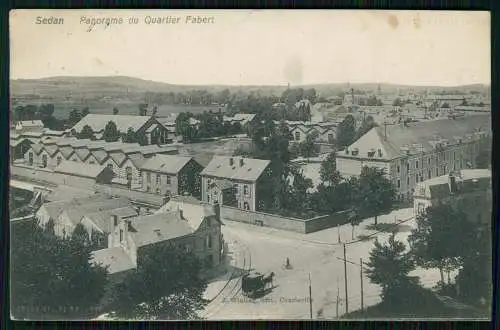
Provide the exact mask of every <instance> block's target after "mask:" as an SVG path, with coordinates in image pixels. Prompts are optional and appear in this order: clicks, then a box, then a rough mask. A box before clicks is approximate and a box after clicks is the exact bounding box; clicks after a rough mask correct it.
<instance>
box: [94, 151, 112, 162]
mask: <svg viewBox="0 0 500 330" xmlns="http://www.w3.org/2000/svg"><path fill="white" fill-rule="evenodd" d="M91 155H93V156H94V157H95V159H97V161H98V162H99V164H102V162H104V161H105V160H106V159H108V153H107V152H106V151H104V150H101V149H97V150H92V152H91Z"/></svg>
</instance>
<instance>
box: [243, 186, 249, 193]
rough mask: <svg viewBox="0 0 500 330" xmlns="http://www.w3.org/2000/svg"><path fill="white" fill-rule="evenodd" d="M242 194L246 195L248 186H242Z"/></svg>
mask: <svg viewBox="0 0 500 330" xmlns="http://www.w3.org/2000/svg"><path fill="white" fill-rule="evenodd" d="M243 193H244V194H245V195H248V185H244V186H243Z"/></svg>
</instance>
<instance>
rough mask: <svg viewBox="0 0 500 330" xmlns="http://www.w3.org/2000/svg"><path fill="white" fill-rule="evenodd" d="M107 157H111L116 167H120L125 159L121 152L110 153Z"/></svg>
mask: <svg viewBox="0 0 500 330" xmlns="http://www.w3.org/2000/svg"><path fill="white" fill-rule="evenodd" d="M109 156H110V157H111V159H113V161H114V162H115V163H116V164H117V165H118V166H120V165H121V164H123V162H124V161H125V159H127V156H126V155H125V154H124V153H123V152H121V151H114V152H110V153H109Z"/></svg>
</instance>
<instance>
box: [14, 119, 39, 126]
mask: <svg viewBox="0 0 500 330" xmlns="http://www.w3.org/2000/svg"><path fill="white" fill-rule="evenodd" d="M18 124H21V125H22V126H24V127H42V126H43V122H42V121H41V120H23V121H19V122H18Z"/></svg>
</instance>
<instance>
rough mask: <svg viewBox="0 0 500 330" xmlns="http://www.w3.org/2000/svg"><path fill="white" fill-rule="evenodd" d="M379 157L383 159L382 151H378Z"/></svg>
mask: <svg viewBox="0 0 500 330" xmlns="http://www.w3.org/2000/svg"><path fill="white" fill-rule="evenodd" d="M378 156H379V157H382V149H378Z"/></svg>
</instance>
